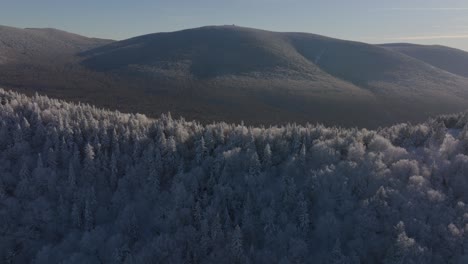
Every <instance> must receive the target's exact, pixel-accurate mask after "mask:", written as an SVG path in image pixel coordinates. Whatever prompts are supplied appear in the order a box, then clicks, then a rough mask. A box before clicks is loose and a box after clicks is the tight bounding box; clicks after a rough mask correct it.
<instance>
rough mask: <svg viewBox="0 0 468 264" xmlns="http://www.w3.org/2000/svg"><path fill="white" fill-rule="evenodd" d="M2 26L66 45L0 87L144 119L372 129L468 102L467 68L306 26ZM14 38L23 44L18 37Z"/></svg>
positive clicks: (17, 70) (6, 73)
mask: <svg viewBox="0 0 468 264" xmlns="http://www.w3.org/2000/svg"><path fill="white" fill-rule="evenodd" d="M9 29H10V30H9V31H8V32H10V33H9V34H8V35H11V36H17V38H18V39H19V40H16V41H15V42H18V43H21V39H23V37H22V36H23V35H24V34H26V35H28V36H29V37H28V39H36V38H39V37H38V36H37V35H40V36H44V35H47V36H48V37H47V38H46V39H47V40H49V39H52V40H53V39H59V40H60V41H58V40H57V41H55V42H54V41H53V42H52V43H50V44H47V45H42V46H41V45H39V46H40V47H46V46H50V47H56V46H57V45H59V44H60V45H62V46H65V47H66V48H63V47H62V48H53V49H46V51H43V52H44V54H47V56H45V58H46V59H43V58H42V57H40V56H36V55H37V54H41V53H42V51H41V52H30V54H32V55H31V56H30V57H32V59H21V58H22V57H21V56H19V55H18V56H16V58H20V59H19V62H20V63H4V64H1V65H0V84H1V85H4V86H5V87H9V88H14V89H16V90H17V91H20V92H24V93H27V94H33V93H34V92H36V91H40V92H42V93H46V94H48V95H50V96H53V97H57V98H61V99H67V100H74V101H75V102H76V101H82V102H87V103H92V104H95V105H99V106H101V107H105V108H110V109H117V110H120V111H126V112H139V113H145V114H148V115H149V116H158V115H159V114H161V113H164V112H167V111H170V112H172V113H173V115H174V116H184V117H186V118H188V119H196V120H199V121H201V122H204V123H210V122H213V121H226V122H241V121H245V122H246V123H247V124H256V125H270V124H278V123H281V124H284V123H287V122H298V123H302V124H305V123H307V122H310V123H316V122H320V123H324V124H328V125H341V126H347V127H351V126H359V127H368V128H375V127H378V126H382V125H388V124H393V123H396V122H401V121H420V120H423V119H425V118H427V117H428V116H430V115H434V114H442V113H450V112H455V111H461V110H464V109H465V108H466V105H468V104H467V103H468V79H467V78H464V77H463V76H459V75H453V74H450V73H448V72H447V71H445V70H441V69H439V68H435V67H433V66H431V65H430V64H428V63H426V62H425V61H422V60H419V59H416V58H412V57H410V56H407V55H405V54H402V53H400V52H396V51H392V50H389V49H388V48H384V47H380V46H375V45H369V44H365V43H359V42H351V41H343V40H338V39H333V38H328V37H324V36H319V35H313V34H307V33H281V32H270V31H264V30H258V29H251V28H243V27H237V26H210V27H202V28H196V29H188V30H183V31H177V32H168V33H156V34H149V35H144V36H139V37H135V38H131V39H127V40H123V41H114V42H111V41H107V40H97V39H88V38H85V37H81V36H77V35H74V34H71V33H66V32H61V31H56V30H52V29H41V30H32V29H24V30H20V29H14V30H13V29H11V28H9ZM11 32H13V33H11ZM15 32H16V33H15ZM1 34H2V32H1V31H0V39H2V38H3V37H2V35H1ZM3 34H6V33H3ZM15 34H16V35H15ZM11 38H13V39H14V37H11ZM64 39H65V40H66V41H65V40H64ZM29 42H31V41H29ZM29 42H28V43H29ZM37 42H40V41H37ZM34 43H35V42H34ZM64 43H66V44H64ZM5 47H6V46H5V45H4V46H3V48H2V47H1V46H0V54H7V53H6V52H5V51H3V52H2V50H9V48H5ZM12 47H13V48H12V49H13V50H15V52H16V53H17V54H21V53H22V52H21V50H22V49H21V48H20V47H22V45H16V46H15V45H13V46H12ZM30 49H32V50H34V49H36V48H35V46H34V45H33V46H31V45H29V46H27V48H26V49H25V50H30ZM38 49H39V48H38ZM39 50H40V49H39ZM60 50H66V51H67V52H59V51H60ZM47 52H49V53H54V54H55V55H50V54H48V53H47ZM28 54H29V53H28ZM54 56H56V57H59V58H60V59H57V60H54V59H51V58H54ZM10 61H11V60H10Z"/></svg>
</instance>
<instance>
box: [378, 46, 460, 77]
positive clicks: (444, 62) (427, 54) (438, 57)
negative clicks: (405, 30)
mask: <svg viewBox="0 0 468 264" xmlns="http://www.w3.org/2000/svg"><path fill="white" fill-rule="evenodd" d="M380 46H382V47H384V48H387V49H390V50H393V51H397V52H400V53H403V54H405V55H408V56H410V57H413V58H416V59H418V60H421V61H424V62H426V63H428V64H430V65H432V66H434V67H437V68H439V69H442V70H445V71H447V72H450V73H453V74H456V75H460V76H463V77H468V52H466V51H463V50H459V49H454V48H449V47H445V46H440V45H416V44H409V43H392V44H382V45H380Z"/></svg>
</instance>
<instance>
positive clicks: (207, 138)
mask: <svg viewBox="0 0 468 264" xmlns="http://www.w3.org/2000/svg"><path fill="white" fill-rule="evenodd" d="M0 98H1V104H0V262H1V263H29V262H32V263H284V264H286V263H467V262H468V233H467V234H465V232H468V225H467V224H468V205H467V204H466V203H468V193H467V192H466V190H467V187H468V174H467V171H468V155H467V154H468V113H460V114H454V115H447V116H440V117H437V118H433V119H430V120H428V121H427V122H425V123H422V124H419V125H411V124H400V125H396V126H393V127H389V128H384V129H379V130H377V131H370V130H366V129H362V130H359V129H342V128H337V127H324V126H322V125H306V126H299V125H295V124H290V125H286V126H282V127H269V128H266V127H246V126H244V125H242V124H240V125H236V124H227V123H213V124H210V125H201V124H199V123H197V122H193V121H192V122H188V121H185V120H184V119H178V120H176V119H173V118H172V117H171V116H170V114H167V115H162V116H161V117H160V118H159V119H157V120H153V119H149V118H147V117H145V116H143V115H139V114H123V113H119V112H111V111H106V110H102V109H98V108H95V107H93V106H89V105H84V104H70V103H67V102H64V101H59V100H54V99H50V98H48V97H45V96H39V95H36V96H33V97H27V96H25V95H22V94H17V93H14V92H9V91H4V90H0Z"/></svg>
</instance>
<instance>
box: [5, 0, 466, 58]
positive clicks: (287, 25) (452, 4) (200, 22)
mask: <svg viewBox="0 0 468 264" xmlns="http://www.w3.org/2000/svg"><path fill="white" fill-rule="evenodd" d="M467 13H468V4H466V3H464V1H458V0H449V1H444V3H443V5H442V4H441V3H440V1H435V0H430V1H420V0H412V1H403V0H397V1H392V2H391V3H380V2H377V1H370V0H358V1H353V3H340V2H339V1H327V2H326V3H322V2H317V1H305V0H294V1H288V2H285V1H279V0H257V1H246V0H240V1H235V2H225V1H214V0H203V1H199V2H197V3H193V2H189V1H171V2H169V1H146V0H145V1H139V2H138V3H137V4H135V3H128V2H126V1H123V0H117V1H113V2H112V4H110V3H109V2H107V1H101V2H99V3H94V2H92V1H89V0H85V1H80V2H73V3H69V2H57V1H54V0H45V1H41V2H40V3H38V2H32V1H25V0H23V1H21V0H20V1H14V2H13V1H10V2H7V3H5V4H4V8H2V10H0V17H1V18H2V19H1V20H0V24H1V25H7V26H12V27H19V28H27V27H36V28H44V27H50V28H57V29H61V30H65V31H69V32H73V33H77V34H80V35H84V36H89V37H98V38H107V39H115V40H122V39H127V38H131V37H135V36H139V35H143V34H149V33H156V32H168V31H177V30H183V29H188V28H196V27H201V26H208V25H232V24H235V25H238V26H244V27H250V28H259V29H264V30H271V31H280V32H286V31H294V32H308V33H314V34H319V35H324V36H329V37H334V38H339V39H347V40H354V41H361V42H366V43H372V44H379V43H398V42H408V43H415V44H426V45H430V44H438V45H445V46H450V47H454V48H459V49H463V50H468V27H467V26H466V25H467V24H468V23H467V22H468V15H467Z"/></svg>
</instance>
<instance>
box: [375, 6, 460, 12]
mask: <svg viewBox="0 0 468 264" xmlns="http://www.w3.org/2000/svg"><path fill="white" fill-rule="evenodd" d="M379 10H390V11H468V7H389V8H379Z"/></svg>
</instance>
